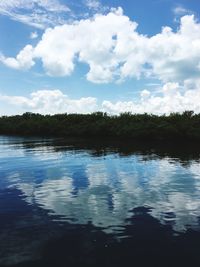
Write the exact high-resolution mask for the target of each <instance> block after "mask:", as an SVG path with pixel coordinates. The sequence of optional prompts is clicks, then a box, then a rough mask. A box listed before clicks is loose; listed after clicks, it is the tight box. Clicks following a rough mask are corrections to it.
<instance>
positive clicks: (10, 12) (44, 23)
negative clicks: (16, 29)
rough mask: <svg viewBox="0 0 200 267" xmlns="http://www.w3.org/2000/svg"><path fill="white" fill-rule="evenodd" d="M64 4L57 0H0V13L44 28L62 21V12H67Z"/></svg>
mask: <svg viewBox="0 0 200 267" xmlns="http://www.w3.org/2000/svg"><path fill="white" fill-rule="evenodd" d="M69 11H70V9H69V7H67V6H66V5H63V4H60V2H59V1H58V0H29V1H27V0H1V1H0V14H1V15H6V16H9V17H10V18H11V19H13V20H16V21H20V22H22V23H25V24H28V25H31V26H34V27H37V28H41V29H44V28H46V27H48V26H53V25H57V24H60V23H61V22H63V14H65V13H66V12H67V13H69Z"/></svg>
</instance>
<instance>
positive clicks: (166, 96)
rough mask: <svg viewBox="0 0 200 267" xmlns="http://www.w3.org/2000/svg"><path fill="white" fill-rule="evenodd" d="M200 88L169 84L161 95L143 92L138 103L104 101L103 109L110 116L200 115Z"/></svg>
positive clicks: (164, 87)
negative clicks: (123, 114)
mask: <svg viewBox="0 0 200 267" xmlns="http://www.w3.org/2000/svg"><path fill="white" fill-rule="evenodd" d="M199 103H200V87H198V88H193V89H189V90H183V88H182V87H181V86H180V85H179V84H178V83H167V84H165V85H164V86H163V88H162V90H161V94H160V95H153V94H151V93H150V92H149V91H147V90H144V91H142V92H141V98H140V99H139V100H138V101H117V102H115V103H113V102H111V101H103V103H102V109H103V111H106V112H108V113H110V114H119V113H123V112H131V113H138V114H140V113H141V114H142V113H145V112H146V113H151V114H157V115H162V114H170V113H172V112H180V113H182V112H184V111H185V110H193V111H194V112H195V113H200V105H199Z"/></svg>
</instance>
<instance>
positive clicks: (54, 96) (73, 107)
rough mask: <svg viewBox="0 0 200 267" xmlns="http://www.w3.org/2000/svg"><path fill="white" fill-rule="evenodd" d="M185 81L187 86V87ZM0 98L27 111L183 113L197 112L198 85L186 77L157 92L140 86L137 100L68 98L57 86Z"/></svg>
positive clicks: (48, 112) (198, 108)
mask: <svg viewBox="0 0 200 267" xmlns="http://www.w3.org/2000/svg"><path fill="white" fill-rule="evenodd" d="M188 84H189V86H190V89H187V90H186V86H188ZM198 84H200V80H199V83H197V84H196V85H198ZM188 88H189V87H188ZM0 101H1V103H7V104H10V105H11V106H13V109H12V110H13V112H14V110H15V108H16V107H17V108H18V110H21V113H23V112H26V111H30V112H36V113H42V114H55V113H66V112H67V113H92V112H95V111H103V112H107V113H108V114H111V115H114V114H120V113H124V112H131V113H133V114H135V113H137V114H142V113H152V114H157V115H162V114H170V113H172V112H180V113H182V112H184V111H185V110H193V111H194V112H195V113H200V105H199V103H200V86H198V87H194V88H192V87H191V84H190V82H189V81H188V82H187V83H186V85H185V87H183V86H180V84H179V83H166V84H165V85H164V86H163V87H162V88H161V89H160V93H159V94H155V93H151V92H150V91H148V90H143V91H142V92H141V93H140V97H139V99H138V100H136V101H117V102H111V101H110V100H104V101H103V102H102V103H99V104H97V99H96V98H93V97H85V98H80V99H70V98H69V97H68V96H67V95H65V94H63V93H62V92H61V91H60V90H39V91H36V92H33V93H32V94H31V95H30V97H24V96H6V95H0Z"/></svg>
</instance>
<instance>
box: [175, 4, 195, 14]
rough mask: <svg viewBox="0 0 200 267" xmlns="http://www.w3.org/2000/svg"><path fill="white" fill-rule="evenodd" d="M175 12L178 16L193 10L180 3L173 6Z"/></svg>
mask: <svg viewBox="0 0 200 267" xmlns="http://www.w3.org/2000/svg"><path fill="white" fill-rule="evenodd" d="M173 13H174V14H175V15H177V16H183V15H186V14H191V10H189V9H187V8H185V7H183V6H181V5H178V6H176V7H175V8H173Z"/></svg>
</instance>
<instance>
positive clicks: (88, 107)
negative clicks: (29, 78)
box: [0, 90, 97, 114]
mask: <svg viewBox="0 0 200 267" xmlns="http://www.w3.org/2000/svg"><path fill="white" fill-rule="evenodd" d="M0 101H1V102H6V103H8V104H10V105H11V106H13V108H15V107H18V108H20V110H21V113H23V112H26V111H30V112H36V113H41V114H55V113H66V112H67V113H91V112H93V111H95V110H96V109H97V100H96V99H95V98H93V97H85V98H80V99H70V98H69V97H68V96H67V95H65V94H63V93H62V92H61V91H60V90H39V91H36V92H33V93H32V94H31V95H30V97H24V96H6V95H0ZM14 113H15V112H14Z"/></svg>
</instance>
